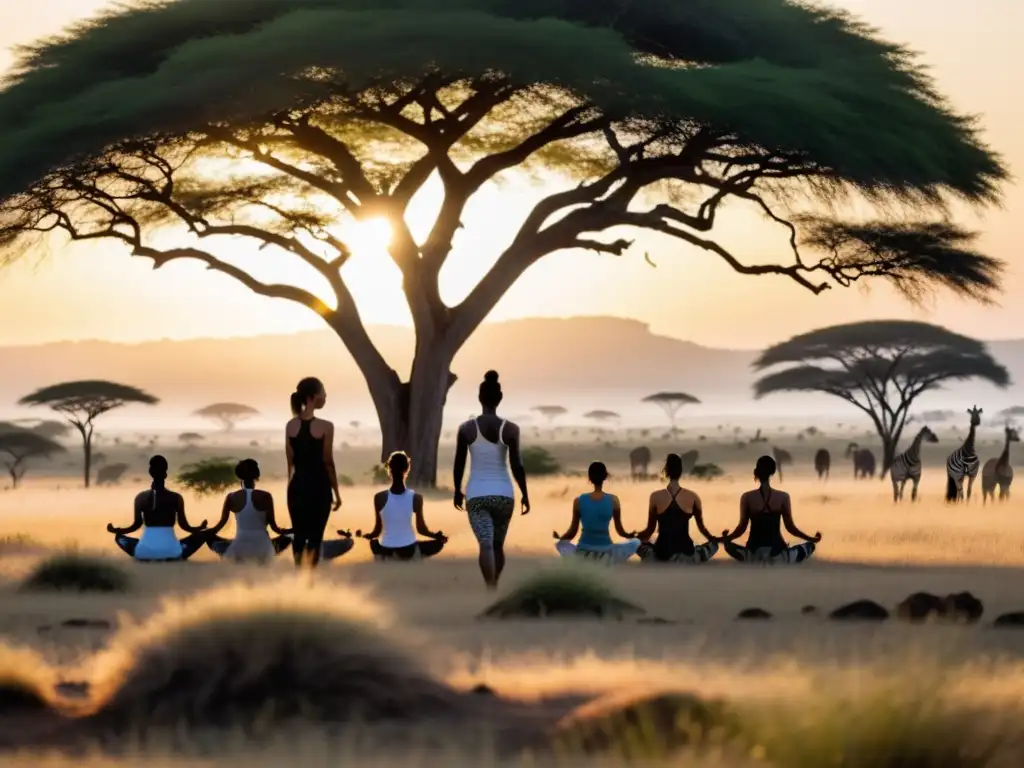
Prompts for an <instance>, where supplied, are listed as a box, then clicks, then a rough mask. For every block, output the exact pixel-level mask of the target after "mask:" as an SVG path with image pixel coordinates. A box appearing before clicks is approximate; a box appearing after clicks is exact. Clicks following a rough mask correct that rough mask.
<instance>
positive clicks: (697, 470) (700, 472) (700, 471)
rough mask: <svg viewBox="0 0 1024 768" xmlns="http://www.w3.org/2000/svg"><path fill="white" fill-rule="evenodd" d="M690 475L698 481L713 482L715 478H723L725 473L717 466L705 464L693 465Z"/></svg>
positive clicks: (709, 463)
mask: <svg viewBox="0 0 1024 768" xmlns="http://www.w3.org/2000/svg"><path fill="white" fill-rule="evenodd" d="M690 475H692V476H693V477H695V478H697V479H698V480H714V479H715V478H716V477H722V476H724V475H725V471H724V470H723V469H722V468H721V467H720V466H718V465H717V464H713V463H711V462H708V463H707V464H696V465H694V467H693V469H691V470H690Z"/></svg>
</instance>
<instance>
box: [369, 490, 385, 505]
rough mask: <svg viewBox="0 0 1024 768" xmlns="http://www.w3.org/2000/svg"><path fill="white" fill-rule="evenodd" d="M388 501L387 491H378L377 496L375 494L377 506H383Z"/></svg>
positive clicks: (374, 500)
mask: <svg viewBox="0 0 1024 768" xmlns="http://www.w3.org/2000/svg"><path fill="white" fill-rule="evenodd" d="M387 500H388V492H387V491H377V492H376V493H375V494H373V503H374V504H376V505H377V506H381V505H383V504H384V503H385V502H386V501H387Z"/></svg>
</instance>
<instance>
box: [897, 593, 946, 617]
mask: <svg viewBox="0 0 1024 768" xmlns="http://www.w3.org/2000/svg"><path fill="white" fill-rule="evenodd" d="M945 611H946V601H945V600H943V599H942V598H941V597H939V596H938V595H933V594H931V593H930V592H915V593H914V594H912V595H908V596H907V597H906V599H904V600H903V602H901V603H900V604H899V605H897V606H896V615H897V616H898V617H899V618H901V619H902V620H903V621H910V622H914V623H917V622H922V621H927V620H928V619H929V618H933V617H934V618H940V617H941V616H943V614H944V613H945Z"/></svg>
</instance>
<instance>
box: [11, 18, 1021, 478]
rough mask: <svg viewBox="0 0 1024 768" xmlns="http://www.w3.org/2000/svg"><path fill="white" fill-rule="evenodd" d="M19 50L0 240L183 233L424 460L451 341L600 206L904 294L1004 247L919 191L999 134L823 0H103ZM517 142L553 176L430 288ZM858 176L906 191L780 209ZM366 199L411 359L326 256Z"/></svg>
mask: <svg viewBox="0 0 1024 768" xmlns="http://www.w3.org/2000/svg"><path fill="white" fill-rule="evenodd" d="M18 55H19V58H18V61H17V65H16V68H15V71H14V75H13V77H12V79H11V80H10V81H9V83H8V85H7V87H6V88H5V90H4V91H3V92H0V126H2V127H0V237H2V238H3V239H4V240H5V241H6V242H7V243H8V245H14V247H13V248H11V249H10V251H9V252H10V253H12V254H18V253H24V252H25V251H26V249H27V248H26V244H25V242H24V237H25V236H26V235H31V234H41V233H42V234H48V233H52V232H57V233H61V234H63V235H65V236H67V237H70V238H71V239H73V240H95V239H104V238H106V239H113V240H117V241H120V242H121V243H123V244H124V245H125V246H126V247H127V249H128V250H129V251H130V252H131V253H132V254H133V255H136V256H141V257H146V258H149V259H152V261H153V263H154V265H155V266H156V267H159V266H162V265H164V264H166V263H168V262H170V261H175V260H179V259H193V260H198V261H200V262H202V263H204V264H205V265H206V266H207V267H209V268H210V269H214V270H217V271H219V272H221V273H223V274H226V275H229V276H231V277H233V278H234V279H236V280H238V281H240V282H241V283H242V284H244V285H246V286H247V287H248V288H250V289H251V290H252V291H254V292H256V293H258V294H260V295H263V296H268V297H276V298H285V299H289V300H292V301H295V302H298V303H299V304H302V305H304V306H306V307H309V308H311V309H313V310H314V311H316V312H318V313H320V314H321V315H322V316H323V317H324V318H325V320H326V321H327V322H328V323H329V324H330V326H331V327H332V328H333V329H334V330H335V331H336V333H337V334H338V335H339V337H340V338H341V339H342V341H343V342H344V344H345V345H346V347H347V349H348V350H349V352H350V353H351V354H352V355H353V357H354V359H355V361H356V363H357V364H358V365H359V367H360V369H361V370H362V372H363V373H364V375H365V376H366V379H367V381H368V383H369V386H370V391H371V395H372V396H373V398H374V402H375V405H376V407H377V411H378V415H379V416H380V418H381V427H382V431H383V433H384V445H383V446H382V448H383V450H384V452H385V453H386V452H387V451H389V450H392V449H395V448H405V449H411V450H412V451H413V452H414V453H415V454H416V457H417V460H416V462H415V463H414V468H415V469H414V471H415V472H419V473H426V474H425V475H424V476H423V477H421V478H418V479H420V480H422V479H426V480H428V481H432V480H433V479H434V477H433V473H434V471H435V458H436V442H437V437H438V435H439V434H440V425H441V410H442V408H443V404H444V399H445V395H446V393H447V389H448V388H449V387H450V386H451V383H452V382H453V381H454V377H453V375H452V374H451V372H450V371H449V367H450V365H451V361H452V359H453V357H454V355H455V353H456V352H457V351H458V349H459V348H460V347H461V346H462V345H463V344H464V342H465V341H466V339H467V338H468V337H469V335H470V334H471V333H472V332H473V330H474V329H475V328H476V327H477V325H479V323H480V322H481V321H482V320H483V319H484V318H485V317H486V316H487V314H488V313H489V312H490V311H491V309H493V307H494V305H495V303H496V302H497V301H498V300H499V299H500V298H501V296H503V295H504V293H505V292H506V291H507V290H508V289H509V288H510V287H511V285H512V284H513V283H514V282H515V280H516V279H517V278H518V277H519V276H520V275H521V274H523V272H524V271H525V270H526V269H528V268H529V267H530V266H531V265H533V264H534V263H536V262H537V261H538V260H539V259H541V258H543V257H544V256H546V255H548V254H550V253H554V252H556V251H560V250H566V249H578V250H586V251H592V252H595V253H598V254H615V255H621V254H623V253H625V252H626V251H627V250H628V248H629V247H630V245H631V241H629V240H627V239H623V238H616V237H614V236H613V235H611V234H610V232H611V231H612V230H615V231H616V232H618V231H621V229H622V228H631V229H633V230H645V231H648V232H654V233H659V234H662V235H665V236H668V237H670V238H674V239H675V240H676V241H678V242H679V243H682V244H687V245H689V246H691V247H694V248H697V249H699V250H702V251H704V252H707V253H709V254H711V255H714V256H716V257H717V258H720V259H723V260H724V261H725V262H726V263H728V264H729V265H730V267H731V268H733V269H734V270H736V271H737V272H740V273H743V274H749V275H764V274H774V275H781V276H785V277H788V278H791V279H792V280H794V281H795V282H796V283H798V284H799V285H801V286H803V287H804V288H807V289H809V290H812V291H815V292H820V291H822V290H824V289H825V288H826V287H829V286H831V285H840V286H843V285H849V284H850V283H852V282H854V281H856V280H859V279H861V278H863V277H877V278H880V279H885V280H889V281H890V282H891V283H892V284H893V285H895V286H896V288H897V289H899V290H901V291H903V292H904V293H905V294H907V295H909V296H911V297H916V296H919V295H920V293H921V292H922V291H923V290H927V289H931V288H934V287H938V286H945V287H948V288H951V289H953V290H954V291H958V292H960V293H963V294H967V295H972V296H975V297H979V296H982V295H983V294H984V292H985V291H987V290H990V289H991V288H993V287H994V286H996V284H997V282H998V276H999V269H1000V264H999V262H997V261H995V260H992V259H989V258H987V257H984V256H982V255H981V254H979V253H976V252H974V251H972V250H970V249H969V248H964V247H962V246H963V244H964V242H966V240H968V239H969V233H965V232H960V231H959V230H956V231H954V230H955V228H952V229H950V230H949V231H945V232H943V231H937V230H935V229H934V227H935V226H936V225H934V224H930V223H927V222H926V223H924V224H922V223H920V222H919V221H916V220H915V219H914V217H915V216H917V215H919V214H927V213H928V209H929V208H930V209H932V210H933V211H935V212H937V213H940V214H941V213H943V211H942V203H943V201H944V199H945V198H946V197H948V196H950V195H952V196H957V197H960V198H963V199H966V200H968V201H971V202H974V203H988V202H992V201H995V200H996V199H997V196H998V186H999V184H1000V182H1002V181H1003V180H1004V179H1005V178H1006V170H1005V168H1004V166H1003V164H1002V162H1001V160H1000V158H998V157H997V156H996V155H995V154H993V153H992V152H991V151H990V150H989V149H988V148H987V147H986V146H985V145H984V143H983V141H982V140H981V138H980V136H979V133H978V130H977V127H976V126H975V124H974V121H973V120H972V119H971V118H969V117H967V116H963V115H959V114H957V113H955V112H954V111H953V110H952V109H951V108H950V107H949V105H948V104H947V103H946V102H945V101H944V100H943V99H942V98H941V96H940V94H938V93H937V92H936V91H935V89H934V87H933V85H932V83H931V82H930V80H929V79H928V77H927V75H926V73H925V72H924V71H923V70H922V68H921V67H920V66H919V64H918V62H917V59H916V58H915V57H914V56H913V55H912V54H911V53H910V52H909V51H907V50H906V49H905V48H903V47H901V46H899V45H895V44H892V43H889V42H887V41H884V40H882V39H880V38H879V37H878V36H877V34H876V33H875V32H874V31H873V30H871V29H869V28H868V27H866V26H865V25H863V24H861V23H859V22H858V21H856V20H855V19H854V18H852V17H851V16H849V15H846V14H844V13H840V12H837V11H834V10H830V9H825V8H820V7H811V6H810V5H807V4H803V3H796V2H791V1H790V0H762V2H758V3H750V2H747V1H746V0H688V2H686V3H665V2H662V0H633V2H630V3H620V2H611V1H610V0H602V1H601V2H595V1H594V0H429V2H427V1H426V0H373V1H372V2H371V1H370V0H263V1H262V2H258V3H255V2H253V3H224V2H212V1H211V0H167V1H166V2H161V3H147V4H144V5H140V6H138V7H131V6H127V7H126V6H117V7H115V8H114V9H113V10H111V11H109V12H108V13H106V14H103V15H100V16H98V17H96V18H94V19H92V20H89V21H85V22H81V23H79V24H77V25H75V26H74V27H72V28H71V29H69V30H68V31H67V32H66V33H65V34H63V35H58V36H56V37H53V38H49V39H46V40H42V41H39V42H38V43H36V44H34V45H31V46H27V47H24V48H22V49H21V50H20V52H19V54H18ZM243 62H244V63H243ZM923 137H927V140H923ZM534 167H544V168H547V169H551V170H554V171H557V172H558V173H560V174H561V176H562V177H563V178H565V179H566V180H567V184H566V185H565V186H564V187H562V188H558V189H557V190H554V191H551V193H550V194H548V195H547V196H546V197H543V198H542V199H541V200H540V202H538V204H537V205H536V207H535V208H534V209H533V210H532V212H531V213H529V214H528V215H527V217H526V218H525V220H524V221H523V222H522V224H521V227H520V229H519V230H518V233H517V234H516V235H515V236H514V238H513V239H512V242H511V243H509V244H508V245H507V246H506V247H504V250H501V251H500V253H494V254H492V255H493V256H494V257H495V259H496V260H495V262H494V265H493V267H492V268H491V269H490V271H489V272H487V274H486V275H485V277H484V278H483V279H482V280H481V281H480V283H479V284H478V285H477V286H476V287H475V288H473V289H472V290H471V291H470V292H469V294H468V295H467V296H466V297H465V298H464V299H462V300H461V301H460V302H459V303H458V304H456V305H455V306H448V305H446V304H445V303H444V302H443V301H442V300H441V296H440V289H439V276H440V272H441V268H442V266H443V265H444V262H445V259H446V257H447V256H448V254H449V252H450V250H451V249H452V247H453V238H454V237H455V234H456V232H457V230H458V229H459V228H460V226H461V224H462V217H463V215H464V213H465V210H466V206H467V203H468V202H469V200H470V199H471V198H472V197H473V196H474V195H475V194H476V193H477V192H478V191H479V190H480V189H481V188H482V187H484V186H485V185H488V184H489V183H491V182H493V181H495V180H498V179H500V177H502V176H503V175H504V174H506V173H507V172H511V171H515V170H524V169H526V170H528V169H530V168H534ZM430 179H436V180H438V181H439V183H440V187H441V191H442V199H441V201H440V206H439V210H438V213H437V216H436V219H435V221H434V222H433V225H432V227H431V228H430V231H429V232H428V233H427V234H426V235H425V236H420V237H417V236H416V235H414V234H413V232H412V231H411V230H410V228H409V226H408V224H407V221H406V212H407V209H408V207H409V205H410V204H411V202H412V200H413V198H414V197H415V196H416V194H417V192H418V191H419V190H421V189H422V188H423V185H424V184H425V183H426V182H427V181H428V180H430ZM850 191H858V192H861V193H864V194H865V195H867V196H868V197H869V198H877V199H883V200H885V201H887V202H892V201H893V200H894V199H895V200H897V201H899V202H900V203H901V204H902V205H903V209H904V210H905V211H906V212H907V217H905V218H906V220H904V221H900V222H885V221H881V222H874V223H870V222H869V223H868V224H859V225H856V226H854V225H848V224H844V223H842V222H832V221H830V220H822V219H809V218H806V217H804V218H801V217H797V216H795V215H793V216H788V218H787V213H786V210H787V208H786V206H785V205H784V202H785V201H786V200H788V199H789V198H790V196H791V195H792V193H794V192H803V193H810V195H811V197H812V198H817V199H819V200H820V199H834V198H836V197H837V196H838V195H841V194H843V193H846V192H850ZM729 201H734V202H740V203H743V204H746V205H749V206H750V207H751V208H752V209H754V210H756V211H759V212H761V213H763V214H764V215H765V216H767V217H768V218H769V219H770V220H772V221H774V222H776V223H777V224H778V225H779V227H780V231H781V232H782V233H783V235H784V236H785V238H786V239H788V240H789V243H790V246H789V247H788V248H787V250H788V251H790V253H789V255H788V257H787V258H784V259H782V260H780V261H779V262H777V263H751V262H747V261H745V260H743V259H742V258H740V257H738V256H736V255H734V254H733V253H731V252H730V251H729V250H727V249H726V248H725V247H723V246H722V245H721V244H719V243H717V242H716V241H715V240H714V239H712V238H710V237H709V234H710V233H711V232H712V230H713V229H714V226H715V223H716V217H717V214H718V213H719V211H720V210H721V208H722V206H723V205H724V204H725V203H726V202H729ZM373 218H384V219H386V220H387V221H388V222H389V224H390V226H391V229H392V240H391V243H390V246H389V251H390V255H391V257H392V258H393V260H394V261H395V263H396V265H397V266H398V268H399V269H400V270H401V272H402V274H403V286H404V290H405V293H406V297H407V300H408V302H409V306H410V310H411V313H412V316H413V322H414V324H415V327H416V335H417V346H416V352H415V358H414V363H413V366H412V372H411V374H410V379H409V381H408V382H407V383H403V382H402V381H401V380H400V378H399V377H398V375H397V373H396V372H395V371H394V370H393V368H392V367H391V366H390V365H389V364H388V363H387V362H386V361H385V360H384V359H383V358H382V356H381V355H380V353H379V352H378V350H377V349H376V348H375V346H374V345H373V343H372V342H371V340H370V339H369V336H368V335H367V333H366V331H365V328H364V327H363V325H362V323H361V321H360V318H359V315H358V312H357V311H356V308H355V306H354V304H353V301H352V295H351V292H350V291H349V288H348V286H347V285H346V284H345V280H344V278H343V276H342V274H341V269H342V267H343V266H344V265H345V263H346V261H347V260H348V258H349V256H350V249H349V246H348V244H347V243H346V242H345V241H344V239H343V237H342V234H341V233H340V231H339V229H338V226H337V225H338V223H339V222H341V221H343V220H345V219H355V220H367V219H373ZM928 227H932V229H931V230H928ZM167 228H171V229H173V231H174V232H175V233H176V235H175V237H167V236H165V233H163V232H162V230H165V229H167ZM157 232H161V236H160V237H159V238H156V237H154V235H155V233H157ZM922 232H931V238H932V239H931V241H928V242H931V245H930V246H929V247H927V248H925V247H923V245H922V243H924V242H925V240H923V239H922V237H923V236H919V235H920V233H922ZM959 235H962V237H959V239H958V238H957V236H959ZM175 238H176V239H175ZM226 238H235V239H239V238H241V239H243V240H247V241H248V242H249V243H251V244H252V246H253V248H252V254H251V255H250V256H249V257H248V258H245V259H239V260H237V261H229V260H226V259H224V258H221V257H219V256H218V255H217V254H216V249H215V248H214V247H213V246H212V245H211V244H213V243H215V242H217V241H218V240H224V239H226ZM264 248H267V249H270V250H271V251H272V253H273V254H274V255H273V258H275V259H278V260H284V259H293V260H295V261H296V262H297V263H299V264H301V265H304V268H305V267H308V268H311V269H312V270H313V271H314V274H316V276H317V278H318V280H319V281H320V289H319V290H318V291H316V292H312V291H310V290H308V289H306V288H301V287H298V286H296V285H291V284H283V283H267V282H262V281H261V280H259V279H258V278H257V277H256V276H255V274H254V272H258V270H256V269H254V266H256V265H258V263H259V262H258V260H259V259H260V258H267V257H261V256H259V255H258V252H259V251H260V250H262V249H264ZM815 252H817V255H814V254H815ZM414 479H417V478H414Z"/></svg>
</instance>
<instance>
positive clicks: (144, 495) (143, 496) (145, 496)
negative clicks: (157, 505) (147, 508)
mask: <svg viewBox="0 0 1024 768" xmlns="http://www.w3.org/2000/svg"><path fill="white" fill-rule="evenodd" d="M151 493H153V492H152V491H148V490H147V491H139V492H138V493H137V494H135V504H136V505H138V504H142V503H144V502H146V501H149V496H150V494H151Z"/></svg>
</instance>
